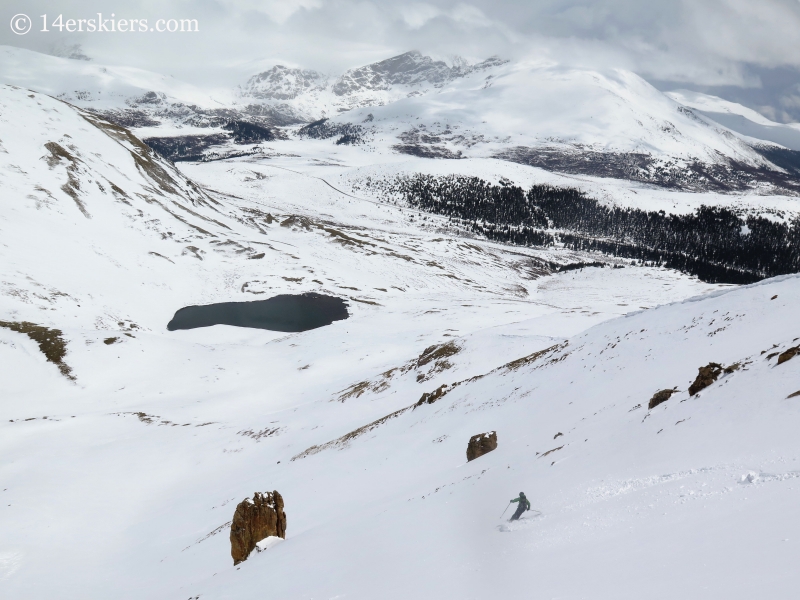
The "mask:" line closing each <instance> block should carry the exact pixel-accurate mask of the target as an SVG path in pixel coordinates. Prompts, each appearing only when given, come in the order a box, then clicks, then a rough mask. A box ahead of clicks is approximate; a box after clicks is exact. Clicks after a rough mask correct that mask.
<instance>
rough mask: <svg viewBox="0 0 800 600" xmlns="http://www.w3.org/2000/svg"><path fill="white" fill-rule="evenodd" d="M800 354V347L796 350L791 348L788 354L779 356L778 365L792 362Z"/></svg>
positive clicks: (784, 353) (796, 347)
mask: <svg viewBox="0 0 800 600" xmlns="http://www.w3.org/2000/svg"><path fill="white" fill-rule="evenodd" d="M798 354H800V346H795V347H794V348H789V349H788V350H787V351H786V352H783V353H781V355H780V356H778V364H779V365H780V364H782V363H785V362H786V361H787V360H791V359H792V358H794V357H795V356H797V355H798Z"/></svg>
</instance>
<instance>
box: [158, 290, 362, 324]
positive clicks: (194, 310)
mask: <svg viewBox="0 0 800 600" xmlns="http://www.w3.org/2000/svg"><path fill="white" fill-rule="evenodd" d="M349 316H350V314H349V313H348V312H347V304H346V303H345V301H344V300H342V299H341V298H336V297H335V296H325V295H323V294H314V293H308V294H297V295H293V294H284V295H281V296H273V297H272V298H269V299H268V300H256V301H254V302H220V303H218V304H206V305H203V306H187V307H185V308H182V309H180V310H179V311H178V312H176V313H175V316H174V317H172V320H171V321H170V322H169V324H167V329H168V330H169V331H175V330H177V329H195V328H197V327H210V326H212V325H233V326H234V327H252V328H256V329H269V330H270V331H285V332H298V331H308V330H309V329H316V328H317V327H324V326H325V325H330V324H331V323H333V322H334V321H341V320H342V319H346V318H347V317H349Z"/></svg>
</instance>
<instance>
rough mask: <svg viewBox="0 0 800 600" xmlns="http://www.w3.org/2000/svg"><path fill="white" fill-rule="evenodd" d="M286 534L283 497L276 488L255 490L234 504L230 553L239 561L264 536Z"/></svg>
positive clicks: (234, 562) (281, 535)
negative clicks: (268, 490) (249, 495)
mask: <svg viewBox="0 0 800 600" xmlns="http://www.w3.org/2000/svg"><path fill="white" fill-rule="evenodd" d="M269 536H275V537H279V538H285V537H286V513H285V512H283V498H282V497H281V495H280V494H279V493H278V492H276V491H273V492H264V493H261V492H256V493H255V494H253V498H252V500H251V499H250V498H245V499H244V500H242V501H241V502H240V503H239V505H238V506H237V507H236V512H234V513H233V521H232V522H231V556H232V557H233V564H234V565H238V564H239V563H240V562H242V561H243V560H245V559H247V557H248V556H250V553H251V552H252V551H253V549H254V548H255V547H256V544H258V542H260V541H261V540H263V539H264V538H266V537H269Z"/></svg>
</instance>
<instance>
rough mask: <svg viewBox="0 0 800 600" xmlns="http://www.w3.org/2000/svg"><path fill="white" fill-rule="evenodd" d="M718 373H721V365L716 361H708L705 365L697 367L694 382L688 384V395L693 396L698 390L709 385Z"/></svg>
mask: <svg viewBox="0 0 800 600" xmlns="http://www.w3.org/2000/svg"><path fill="white" fill-rule="evenodd" d="M720 373H722V365H719V364H717V363H708V364H707V365H706V366H705V367H700V368H699V369H698V373H697V378H696V379H695V380H694V383H693V384H692V385H690V386H689V395H690V396H694V395H695V394H696V393H698V392H699V391H700V390H704V389H705V388H707V387H708V386H710V385H711V384H712V383H714V382H715V381H716V380H717V378H718V377H719V376H720Z"/></svg>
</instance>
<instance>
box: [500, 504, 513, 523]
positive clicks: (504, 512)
mask: <svg viewBox="0 0 800 600" xmlns="http://www.w3.org/2000/svg"><path fill="white" fill-rule="evenodd" d="M509 506H511V502H509V503H508V506H506V507H505V508H504V509H503V513H502V514H501V515H500V518H501V519H502V518H503V515H504V514H506V511H507V510H508V507H509Z"/></svg>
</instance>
